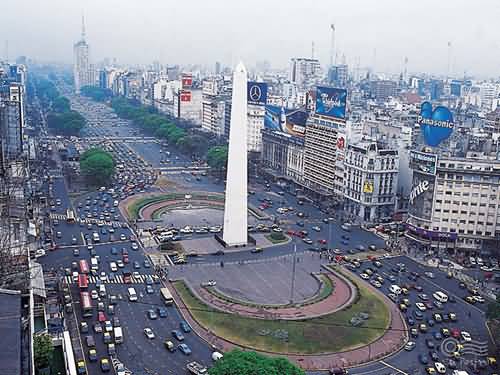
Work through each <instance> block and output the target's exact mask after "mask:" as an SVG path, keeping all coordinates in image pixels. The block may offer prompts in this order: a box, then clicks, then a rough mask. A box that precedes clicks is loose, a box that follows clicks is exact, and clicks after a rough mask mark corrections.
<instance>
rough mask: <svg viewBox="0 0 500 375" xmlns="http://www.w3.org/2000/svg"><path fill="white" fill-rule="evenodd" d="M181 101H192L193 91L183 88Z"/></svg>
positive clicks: (180, 94)
mask: <svg viewBox="0 0 500 375" xmlns="http://www.w3.org/2000/svg"><path fill="white" fill-rule="evenodd" d="M179 97H180V101H181V102H190V101H191V91H187V90H181V91H180V93H179Z"/></svg>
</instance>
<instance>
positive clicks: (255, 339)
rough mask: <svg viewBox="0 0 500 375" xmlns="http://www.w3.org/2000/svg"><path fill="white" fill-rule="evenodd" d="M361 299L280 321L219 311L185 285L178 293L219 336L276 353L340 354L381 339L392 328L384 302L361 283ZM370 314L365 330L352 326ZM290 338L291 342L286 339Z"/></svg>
mask: <svg viewBox="0 0 500 375" xmlns="http://www.w3.org/2000/svg"><path fill="white" fill-rule="evenodd" d="M351 281H353V282H354V283H355V284H356V285H357V286H358V290H359V295H360V297H359V299H358V300H357V301H356V302H355V303H353V304H352V305H351V306H349V307H346V308H345V309H344V310H341V311H337V312H335V313H332V314H330V315H326V316H323V317H320V318H312V319H307V320H294V321H279V320H264V319H254V318H247V317H241V316H238V315H234V314H225V313H221V312H219V311H216V310H214V309H212V308H210V307H209V306H207V305H206V304H205V303H204V302H202V301H200V300H199V299H198V298H197V297H195V296H194V295H193V294H192V293H191V291H190V290H189V288H188V287H187V286H186V285H185V283H184V282H183V281H176V282H174V286H175V288H176V290H177V291H178V292H179V294H180V295H181V297H182V299H183V301H184V303H185V304H186V306H187V307H188V308H189V309H190V311H191V314H192V315H193V316H194V318H195V319H196V320H197V321H198V322H199V323H200V324H201V325H203V326H205V327H207V328H210V330H212V331H213V332H215V333H216V335H218V336H220V337H224V338H226V339H228V340H230V341H232V342H235V343H237V344H241V345H244V346H247V347H251V348H254V349H257V350H265V351H271V352H276V353H280V352H281V353H307V354H313V353H326V352H339V351H344V350H348V349H352V348H355V347H358V346H362V345H365V344H368V343H369V342H372V341H373V340H375V339H377V338H378V337H380V336H381V335H382V334H383V333H384V331H385V329H386V328H387V327H388V325H389V311H388V309H387V307H386V306H385V305H384V303H383V301H382V300H381V299H380V298H379V297H377V296H375V295H373V293H372V292H371V291H370V290H369V289H368V288H367V287H366V286H365V285H363V284H362V283H360V282H358V281H357V280H351ZM360 312H366V313H369V314H370V318H369V319H368V320H367V321H366V322H365V323H364V325H363V326H361V327H352V326H351V325H350V323H349V321H350V319H351V318H352V316H353V315H355V314H357V313H360ZM284 333H285V335H286V333H287V334H288V340H286V339H284V338H283V337H284V336H285V335H284Z"/></svg>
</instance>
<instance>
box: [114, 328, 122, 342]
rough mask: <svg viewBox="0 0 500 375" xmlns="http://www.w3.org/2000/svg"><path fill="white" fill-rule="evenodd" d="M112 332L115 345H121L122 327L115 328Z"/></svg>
mask: <svg viewBox="0 0 500 375" xmlns="http://www.w3.org/2000/svg"><path fill="white" fill-rule="evenodd" d="M113 330H114V334H115V343H116V344H121V343H122V342H123V332H122V327H115V328H114V329H113Z"/></svg>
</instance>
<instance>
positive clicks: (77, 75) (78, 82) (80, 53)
mask: <svg viewBox="0 0 500 375" xmlns="http://www.w3.org/2000/svg"><path fill="white" fill-rule="evenodd" d="M73 57H74V62H73V74H74V79H75V90H76V92H77V93H79V92H80V88H82V87H83V86H90V85H93V84H94V82H93V81H92V77H93V74H92V72H91V67H90V62H89V58H90V57H89V45H88V44H87V42H86V41H85V23H84V19H83V17H82V39H81V40H79V41H78V42H76V43H75V45H74V46H73Z"/></svg>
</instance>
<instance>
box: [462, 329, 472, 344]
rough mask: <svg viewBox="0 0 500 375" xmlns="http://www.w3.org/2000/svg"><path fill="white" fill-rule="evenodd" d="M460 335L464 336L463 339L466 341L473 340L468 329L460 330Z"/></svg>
mask: <svg viewBox="0 0 500 375" xmlns="http://www.w3.org/2000/svg"><path fill="white" fill-rule="evenodd" d="M460 336H461V337H462V340H464V341H465V342H468V341H472V336H471V335H470V333H469V332H467V331H462V332H460Z"/></svg>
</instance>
